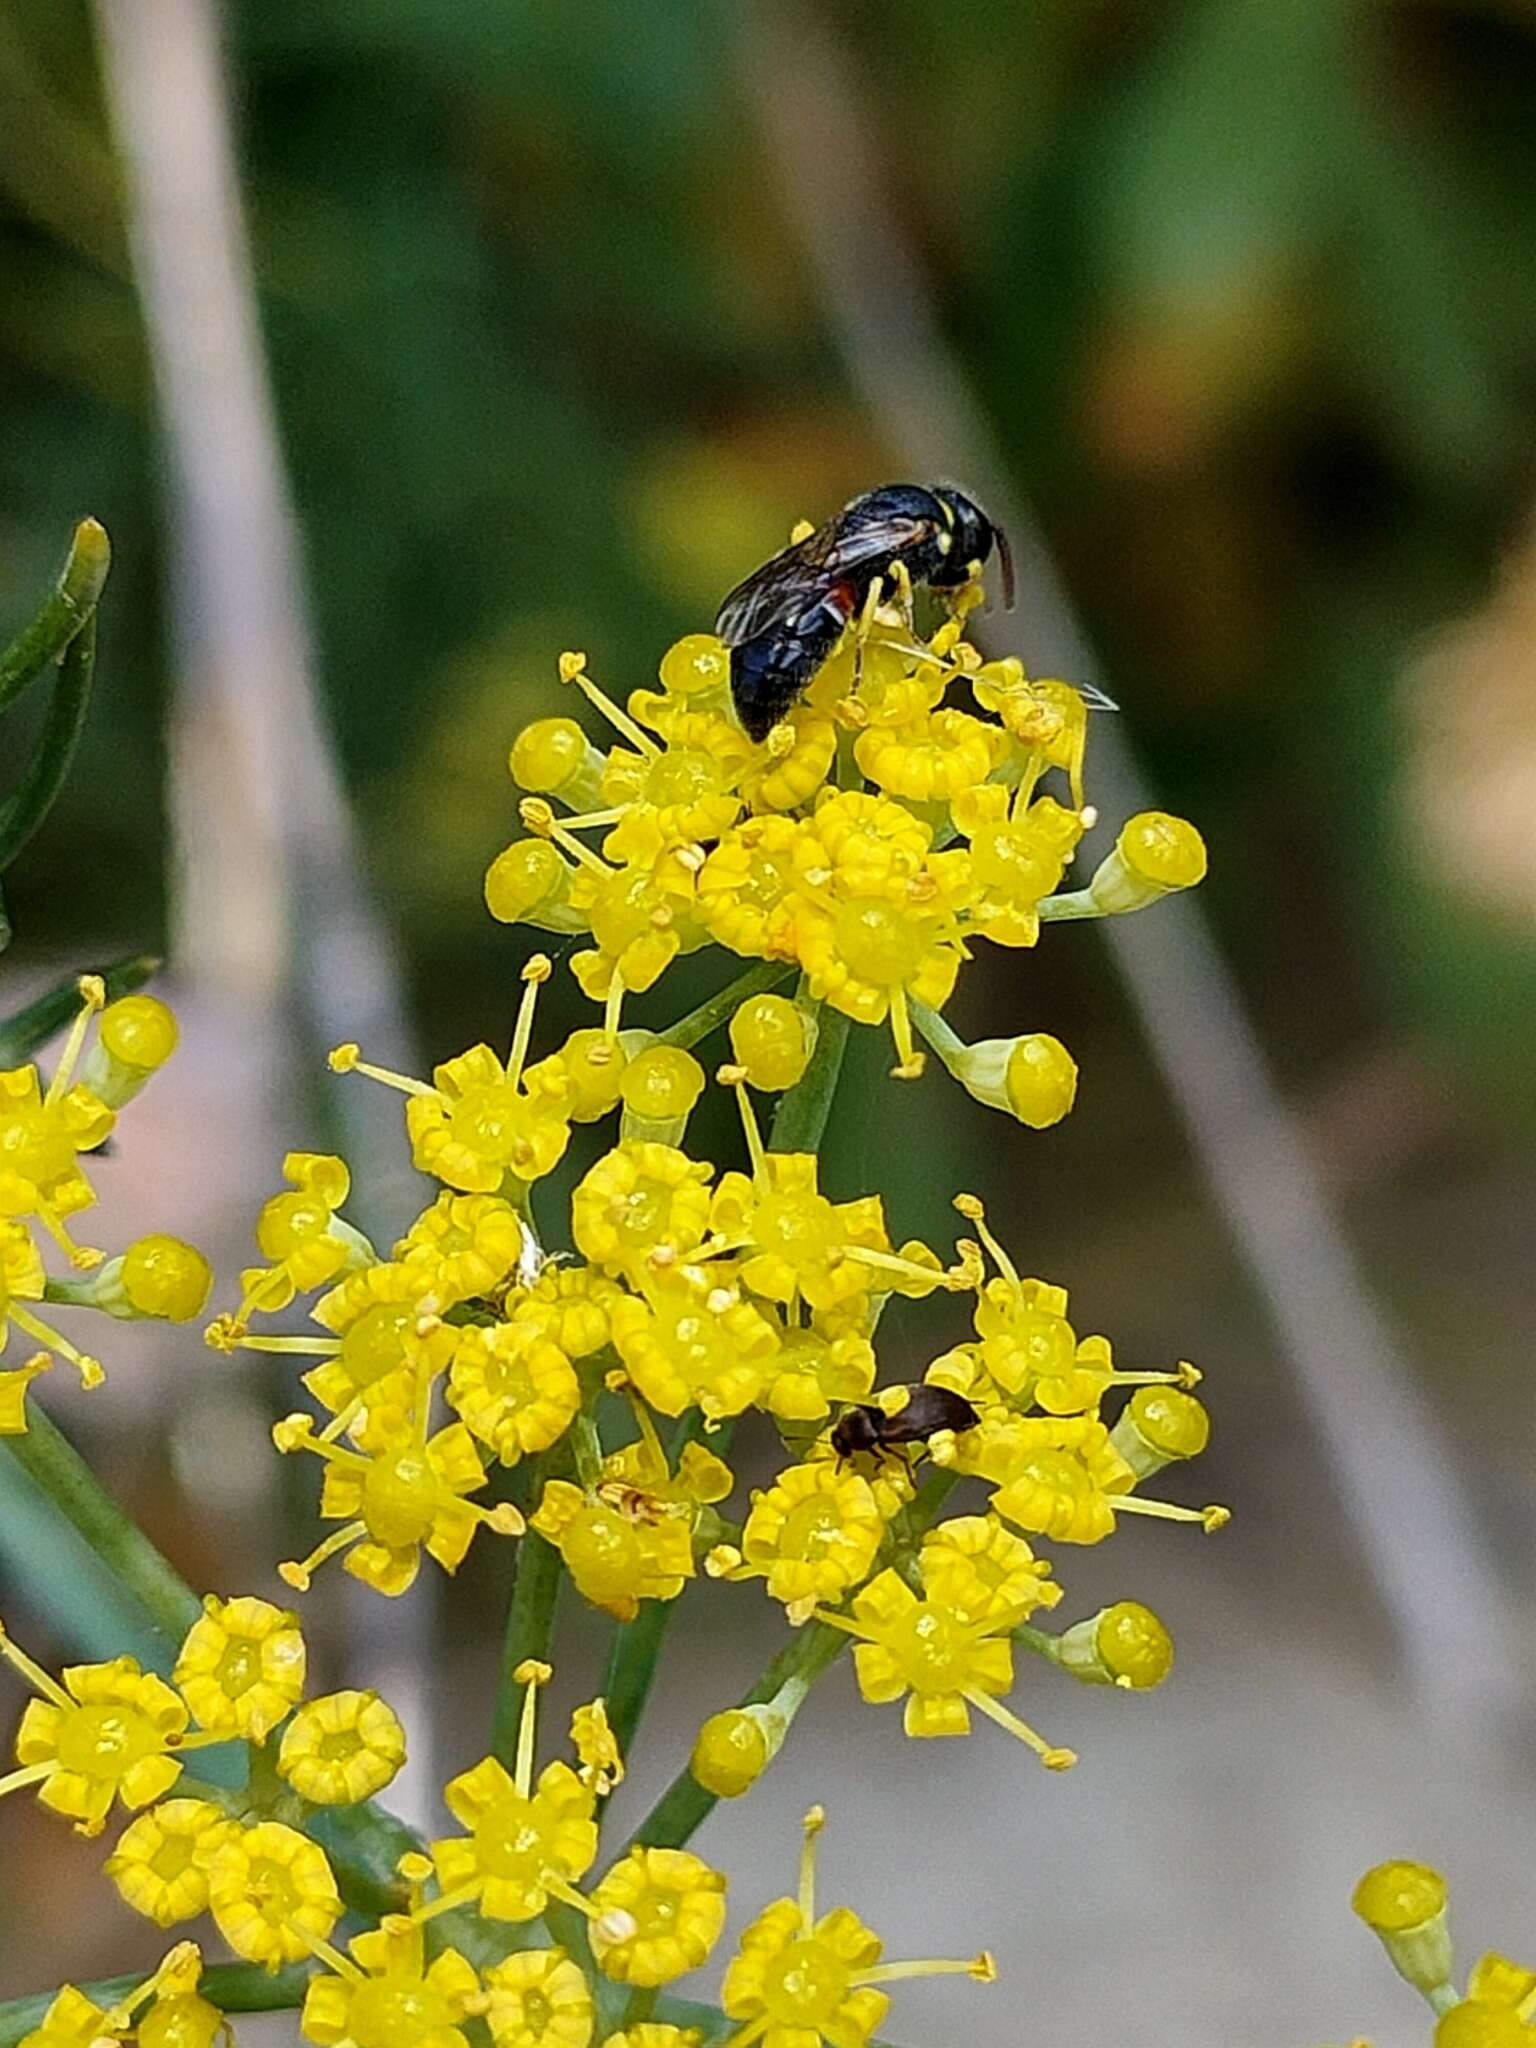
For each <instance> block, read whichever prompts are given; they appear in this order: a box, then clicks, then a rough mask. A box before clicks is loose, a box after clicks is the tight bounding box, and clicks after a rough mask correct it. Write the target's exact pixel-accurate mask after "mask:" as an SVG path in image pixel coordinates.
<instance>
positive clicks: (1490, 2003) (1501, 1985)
mask: <svg viewBox="0 0 1536 2048" xmlns="http://www.w3.org/2000/svg"><path fill="white" fill-rule="evenodd" d="M1431 1988H1433V1989H1438V1988H1439V1987H1438V1986H1435V1987H1431ZM1533 2013H1536V1970H1531V1969H1528V1968H1527V1967H1526V1965H1525V1964H1524V1963H1516V1962H1511V1960H1510V1958H1509V1957H1508V1956H1501V1955H1499V1954H1498V1953H1497V1952H1496V1951H1494V1950H1492V1949H1490V1950H1489V1952H1488V1953H1487V1954H1486V1955H1484V1956H1480V1957H1479V1958H1478V1960H1477V1961H1476V1962H1475V1963H1474V1964H1473V1965H1472V1973H1471V1975H1470V1976H1469V1977H1468V1979H1467V1995H1466V1997H1465V1998H1464V1999H1462V2001H1461V2002H1460V2004H1458V2005H1453V2006H1451V2007H1450V2008H1449V2009H1448V2010H1447V2011H1445V2012H1443V2013H1442V2014H1441V2017H1440V2020H1439V2022H1438V2023H1437V2025H1436V2027H1435V2043H1434V2048H1528V2044H1529V2042H1530V2038H1531V2035H1530V2028H1529V2025H1528V2022H1529V2021H1530V2019H1531V2017H1532V2014H1533Z"/></svg>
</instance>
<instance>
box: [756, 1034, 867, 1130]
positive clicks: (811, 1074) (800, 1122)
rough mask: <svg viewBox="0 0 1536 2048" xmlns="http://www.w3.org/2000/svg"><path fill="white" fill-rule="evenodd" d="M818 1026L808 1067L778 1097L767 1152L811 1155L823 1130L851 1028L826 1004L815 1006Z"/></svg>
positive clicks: (829, 1111) (841, 1067) (830, 1111)
mask: <svg viewBox="0 0 1536 2048" xmlns="http://www.w3.org/2000/svg"><path fill="white" fill-rule="evenodd" d="M817 1025H818V1029H817V1033H816V1050H815V1051H814V1052H813V1053H812V1054H811V1063H810V1065H809V1066H808V1067H807V1068H806V1070H805V1072H804V1073H803V1074H802V1075H801V1076H800V1079H799V1080H798V1081H797V1082H796V1083H795V1085H794V1087H793V1088H790V1089H788V1090H787V1091H786V1092H785V1093H784V1094H783V1095H782V1096H781V1097H780V1098H779V1106H778V1109H777V1111H776V1112H775V1114H774V1119H773V1129H772V1131H771V1132H770V1134H769V1138H768V1146H769V1150H770V1151H773V1152H814V1151H815V1150H816V1149H817V1147H818V1146H819V1145H820V1143H821V1140H822V1136H823V1134H824V1132H825V1131H826V1128H827V1119H828V1117H829V1116H830V1115H831V1114H832V1098H833V1096H834V1095H835V1094H836V1093H837V1081H838V1076H839V1075H840V1074H841V1073H842V1070H843V1054H844V1052H845V1051H846V1050H847V1046H848V1033H849V1030H850V1028H851V1026H850V1021H849V1019H848V1018H847V1017H845V1016H844V1015H843V1013H842V1011H841V1010H832V1009H829V1008H828V1007H827V1005H826V1004H825V1003H822V1004H820V1005H819V1006H818V1015H817Z"/></svg>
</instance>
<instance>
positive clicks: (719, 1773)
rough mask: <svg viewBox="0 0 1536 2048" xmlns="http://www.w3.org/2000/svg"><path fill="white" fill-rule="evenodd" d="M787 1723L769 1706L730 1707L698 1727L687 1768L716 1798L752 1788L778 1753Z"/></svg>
mask: <svg viewBox="0 0 1536 2048" xmlns="http://www.w3.org/2000/svg"><path fill="white" fill-rule="evenodd" d="M787 1726H788V1724H787V1722H786V1721H785V1719H784V1716H783V1715H782V1714H776V1713H774V1712H773V1710H772V1709H771V1708H770V1707H761V1706H758V1707H728V1708H727V1709H726V1710H725V1712H724V1713H723V1714H711V1715H710V1717H709V1719H708V1720H707V1721H706V1722H705V1723H704V1725H703V1727H702V1728H701V1729H700V1730H699V1733H698V1738H697V1740H696V1741H695V1743H694V1745H693V1755H692V1756H691V1757H690V1758H689V1761H688V1768H689V1770H690V1771H691V1772H692V1773H693V1775H694V1777H695V1778H696V1779H697V1780H698V1782H699V1783H700V1784H701V1785H702V1786H703V1787H704V1790H705V1791H706V1792H713V1793H714V1795H715V1797H716V1798H717V1799H739V1798H740V1797H741V1795H742V1793H743V1792H746V1791H750V1789H751V1788H752V1786H753V1785H755V1784H756V1783H757V1781H758V1779H759V1778H760V1777H761V1776H762V1774H763V1772H764V1771H765V1770H766V1769H767V1768H768V1766H769V1764H770V1763H772V1761H773V1759H774V1758H775V1757H776V1756H777V1755H778V1753H779V1747H780V1745H781V1743H782V1742H783V1740H784V1735H785V1731H786V1728H787Z"/></svg>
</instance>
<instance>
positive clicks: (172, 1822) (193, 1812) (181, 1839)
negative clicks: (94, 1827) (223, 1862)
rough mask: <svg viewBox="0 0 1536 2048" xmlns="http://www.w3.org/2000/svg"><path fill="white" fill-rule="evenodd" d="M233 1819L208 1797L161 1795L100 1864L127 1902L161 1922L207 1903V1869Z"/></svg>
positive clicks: (187, 1917) (202, 1909) (186, 1914)
mask: <svg viewBox="0 0 1536 2048" xmlns="http://www.w3.org/2000/svg"><path fill="white" fill-rule="evenodd" d="M234 1826H235V1823H234V1822H233V1821H232V1820H230V1819H229V1818H228V1817H227V1815H225V1814H224V1813H223V1812H222V1811H221V1810H220V1809H219V1808H218V1807H217V1806H214V1805H213V1804H212V1803H211V1802H210V1801H208V1800H206V1799H163V1800H162V1801H161V1802H160V1804H159V1805H158V1806H152V1807H151V1808H150V1809H149V1811H148V1812H147V1813H141V1814H140V1815H139V1816H138V1818H137V1819H136V1820H131V1821H130V1822H129V1823H128V1825H127V1827H125V1828H124V1829H123V1832H122V1833H121V1835H119V1836H118V1840H117V1847H116V1848H115V1849H114V1850H113V1851H112V1854H111V1855H110V1856H109V1857H108V1858H107V1860H106V1862H105V1864H104V1865H103V1866H102V1867H103V1869H104V1870H105V1871H106V1873H107V1876H108V1877H110V1878H111V1880H112V1882H113V1883H114V1884H115V1885H116V1886H117V1889H118V1890H119V1892H121V1894H122V1896H123V1899H124V1900H125V1902H126V1903H127V1904H128V1905H130V1906H131V1907H132V1908H133V1910H134V1911H135V1912H136V1913H142V1914H144V1915H145V1917H146V1918H147V1919H150V1920H153V1921H154V1922H155V1923H156V1924H157V1925H158V1926H160V1927H170V1926H173V1925H174V1924H175V1922H176V1921H178V1920H192V1919H195V1918H196V1917H197V1915H198V1914H199V1913H202V1912H205V1911H206V1910H207V1906H208V1872H209V1870H210V1868H211V1867H212V1864H213V1859H214V1857H215V1856H216V1855H217V1853H218V1851H219V1849H220V1848H221V1847H222V1845H223V1842H224V1839H225V1836H226V1835H227V1834H228V1833H229V1832H230V1831H231V1830H233V1829H234Z"/></svg>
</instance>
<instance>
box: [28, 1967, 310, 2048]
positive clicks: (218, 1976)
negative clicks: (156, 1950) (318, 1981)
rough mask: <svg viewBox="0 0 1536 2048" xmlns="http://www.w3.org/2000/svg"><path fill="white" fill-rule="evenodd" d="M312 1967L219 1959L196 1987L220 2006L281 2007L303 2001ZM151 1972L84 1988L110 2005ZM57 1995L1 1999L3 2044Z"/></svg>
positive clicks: (34, 2021)
mask: <svg viewBox="0 0 1536 2048" xmlns="http://www.w3.org/2000/svg"><path fill="white" fill-rule="evenodd" d="M310 1967H311V1966H310V1965H309V1964H308V1963H298V1964H296V1965H294V1966H293V1967H292V1968H290V1969H287V1970H279V1971H278V1973H277V1975H276V1976H275V1977H274V1976H272V1975H270V1974H269V1973H268V1972H267V1971H266V1970H264V1969H263V1968H262V1967H261V1965H260V1964H259V1963H214V1964H212V1965H211V1966H210V1967H209V1968H208V1969H206V1970H204V1972H203V1974H202V1978H201V1980H200V1982H199V1984H198V1987H197V1988H198V1990H199V1991H200V1992H201V1993H202V1995H203V1997H204V1998H206V1999H207V2000H208V2002H209V2004H210V2005H216V2006H217V2007H218V2008H219V2010H220V2012H282V2011H285V2010H286V2009H287V2008H289V2007H291V2006H296V2005H300V2004H302V2003H303V1999H304V1987H305V1985H306V1984H308V1982H309V1978H310ZM147 1974H148V1973H147V1972H146V1971H144V1970H138V1971H135V1972H134V1973H133V1974H132V1975H130V1976H127V1977H98V1978H97V1979H96V1981H95V1982H94V1983H92V1984H82V1985H80V1986H79V1989H80V1990H81V1991H83V1992H84V1993H85V1995H86V1997H87V1998H90V1999H94V2000H95V2002H96V2004H97V2005H100V2006H105V2007H111V2006H114V2005H116V2004H117V2003H118V2001H119V1999H123V1998H126V1997H127V1996H128V1994H129V1992H130V1991H137V1989H138V1988H139V1986H140V1985H141V1984H142V1983H143V1982H144V1979H145V1977H146V1975H147ZM57 1996H58V1993H57V1992H56V1991H39V1992H37V1993H36V1994H34V1995H33V1996H32V1997H30V1998H12V1999H8V2000H7V2001H6V2002H5V2003H4V2004H3V2005H0V2048H16V2043H17V2042H18V2041H20V2040H21V2039H22V2038H23V2037H24V2036H25V2035H27V2034H30V2033H31V2032H32V2031H33V2029H34V2028H35V2027H38V2026H40V2025H41V2024H42V2019H43V2015H44V2013H45V2012H46V2011H47V2010H48V2008H49V2006H50V2005H51V2004H52V2003H53V2001H54V1999H55V1998H56V1997H57Z"/></svg>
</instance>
